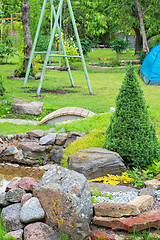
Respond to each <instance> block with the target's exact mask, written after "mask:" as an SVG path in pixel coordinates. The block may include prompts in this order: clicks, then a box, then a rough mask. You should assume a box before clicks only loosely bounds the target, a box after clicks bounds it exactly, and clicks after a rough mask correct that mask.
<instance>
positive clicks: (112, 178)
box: [88, 172, 133, 185]
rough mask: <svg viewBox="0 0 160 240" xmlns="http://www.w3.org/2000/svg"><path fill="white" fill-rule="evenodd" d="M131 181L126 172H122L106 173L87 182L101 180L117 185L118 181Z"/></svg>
mask: <svg viewBox="0 0 160 240" xmlns="http://www.w3.org/2000/svg"><path fill="white" fill-rule="evenodd" d="M132 181H133V178H130V177H129V176H128V174H127V172H123V173H122V176H119V175H113V174H107V176H103V177H99V178H95V179H92V180H88V182H103V183H104V184H111V185H117V184H120V183H130V182H132Z"/></svg>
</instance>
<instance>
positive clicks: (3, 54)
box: [0, 44, 14, 63]
mask: <svg viewBox="0 0 160 240" xmlns="http://www.w3.org/2000/svg"><path fill="white" fill-rule="evenodd" d="M11 56H14V49H13V48H12V47H10V46H7V45H4V44H3V45H0V63H3V62H4V63H7V62H8V58H9V57H11Z"/></svg>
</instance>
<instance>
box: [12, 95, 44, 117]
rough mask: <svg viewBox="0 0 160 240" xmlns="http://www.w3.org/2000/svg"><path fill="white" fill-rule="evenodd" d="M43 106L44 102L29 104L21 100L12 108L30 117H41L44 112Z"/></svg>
mask: <svg viewBox="0 0 160 240" xmlns="http://www.w3.org/2000/svg"><path fill="white" fill-rule="evenodd" d="M43 104H44V103H43V102H27V101H25V100H22V99H19V100H18V101H17V103H14V104H12V108H13V109H15V110H17V111H18V112H24V113H26V114H29V115H40V114H41V113H42V110H43Z"/></svg>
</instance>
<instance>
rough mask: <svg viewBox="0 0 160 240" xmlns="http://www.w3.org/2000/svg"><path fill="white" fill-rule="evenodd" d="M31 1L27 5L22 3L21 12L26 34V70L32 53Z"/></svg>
mask: <svg viewBox="0 0 160 240" xmlns="http://www.w3.org/2000/svg"><path fill="white" fill-rule="evenodd" d="M29 1H30V0H27V1H26V2H25V3H23V2H22V5H21V10H22V25H23V32H24V44H25V60H24V70H25V71H26V70H27V67H28V61H29V58H30V53H31V49H32V38H31V33H30V26H29V10H30V5H29Z"/></svg>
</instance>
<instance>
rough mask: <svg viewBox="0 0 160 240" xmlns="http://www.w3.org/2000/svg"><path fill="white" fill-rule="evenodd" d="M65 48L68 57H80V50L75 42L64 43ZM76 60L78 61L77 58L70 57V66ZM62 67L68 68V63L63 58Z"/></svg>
mask: <svg viewBox="0 0 160 240" xmlns="http://www.w3.org/2000/svg"><path fill="white" fill-rule="evenodd" d="M64 46H65V51H66V54H67V55H70V56H79V54H78V48H77V46H76V44H75V43H74V42H68V41H64ZM75 60H76V58H75V57H68V62H69V64H72V63H74V61H75ZM62 65H63V66H66V61H65V58H64V57H63V58H62Z"/></svg>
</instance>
